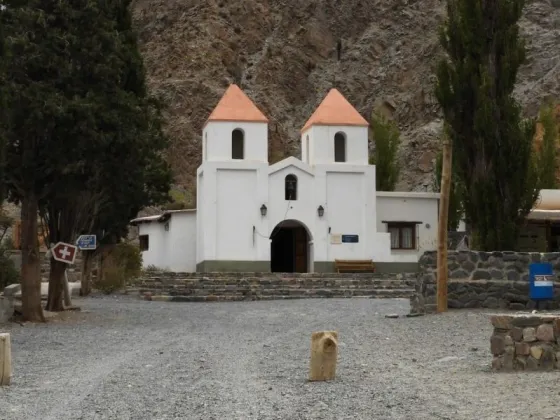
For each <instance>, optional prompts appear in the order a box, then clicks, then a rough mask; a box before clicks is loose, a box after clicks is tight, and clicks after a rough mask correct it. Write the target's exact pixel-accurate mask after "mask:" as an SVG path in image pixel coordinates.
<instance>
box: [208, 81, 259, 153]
mask: <svg viewBox="0 0 560 420" xmlns="http://www.w3.org/2000/svg"><path fill="white" fill-rule="evenodd" d="M211 161H214V162H263V163H268V118H266V117H265V115H264V114H263V113H262V112H261V111H260V110H259V109H258V108H257V106H256V105H255V104H254V103H253V101H251V99H249V97H247V95H245V93H244V92H243V91H242V90H241V89H240V88H239V87H238V86H237V85H235V84H232V85H230V87H229V88H228V89H227V90H226V92H225V93H224V96H222V98H221V99H220V101H219V102H218V104H217V105H216V108H214V110H213V111H212V113H211V114H210V116H209V117H208V120H207V121H206V124H205V125H204V129H203V132H202V162H203V163H204V162H211Z"/></svg>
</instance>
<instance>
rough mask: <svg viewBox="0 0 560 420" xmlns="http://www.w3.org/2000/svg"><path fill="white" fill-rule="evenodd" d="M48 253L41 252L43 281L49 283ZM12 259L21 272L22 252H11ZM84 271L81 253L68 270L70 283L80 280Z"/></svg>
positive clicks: (49, 264) (49, 265)
mask: <svg viewBox="0 0 560 420" xmlns="http://www.w3.org/2000/svg"><path fill="white" fill-rule="evenodd" d="M45 254H46V251H41V280H42V281H43V282H46V281H49V272H50V267H51V262H50V259H48V258H46V256H45ZM9 255H10V259H11V260H12V261H13V262H14V264H15V266H16V269H17V270H18V271H20V270H21V251H18V250H11V251H9ZM81 270H82V257H81V253H80V252H78V254H77V255H76V260H75V261H74V264H72V265H70V266H69V267H68V268H67V271H68V281H71V282H74V281H79V280H80V273H81Z"/></svg>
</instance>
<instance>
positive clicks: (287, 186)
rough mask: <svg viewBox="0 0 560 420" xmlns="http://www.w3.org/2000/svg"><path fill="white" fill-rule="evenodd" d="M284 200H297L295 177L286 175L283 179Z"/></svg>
mask: <svg viewBox="0 0 560 420" xmlns="http://www.w3.org/2000/svg"><path fill="white" fill-rule="evenodd" d="M284 199H285V200H290V201H294V200H297V178H296V176H295V175H292V174H290V175H286V178H285V179H284Z"/></svg>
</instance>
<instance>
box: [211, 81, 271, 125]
mask: <svg viewBox="0 0 560 420" xmlns="http://www.w3.org/2000/svg"><path fill="white" fill-rule="evenodd" d="M210 121H244V122H266V123H267V122H268V118H266V117H265V115H264V114H263V113H262V112H261V111H260V110H259V108H257V106H256V105H255V104H254V103H253V101H251V99H249V97H248V96H247V95H245V93H244V92H243V91H242V90H241V89H240V88H239V86H237V85H236V84H232V85H230V86H229V87H228V88H227V90H226V92H225V93H224V95H223V96H222V99H220V101H219V102H218V104H217V105H216V107H215V108H214V110H213V111H212V113H211V114H210V116H209V117H208V120H207V121H206V123H208V122H210Z"/></svg>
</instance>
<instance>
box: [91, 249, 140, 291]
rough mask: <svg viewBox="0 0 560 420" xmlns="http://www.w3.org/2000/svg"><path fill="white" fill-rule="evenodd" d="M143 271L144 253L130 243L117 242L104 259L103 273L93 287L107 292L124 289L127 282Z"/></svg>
mask: <svg viewBox="0 0 560 420" xmlns="http://www.w3.org/2000/svg"><path fill="white" fill-rule="evenodd" d="M141 271H142V253H141V251H140V249H139V248H138V247H137V246H135V245H132V244H129V243H125V242H123V243H120V244H117V245H116V246H115V247H114V248H113V249H112V250H111V251H110V252H109V253H108V255H106V256H105V258H104V259H103V264H102V270H101V275H100V276H97V280H96V281H95V283H94V284H93V287H94V288H95V289H97V290H99V291H100V292H102V293H105V294H107V295H108V294H111V293H113V292H116V291H117V290H121V289H124V288H125V287H126V285H127V283H128V282H129V281H130V280H131V279H133V278H135V277H138V276H139V275H140V273H141Z"/></svg>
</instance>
